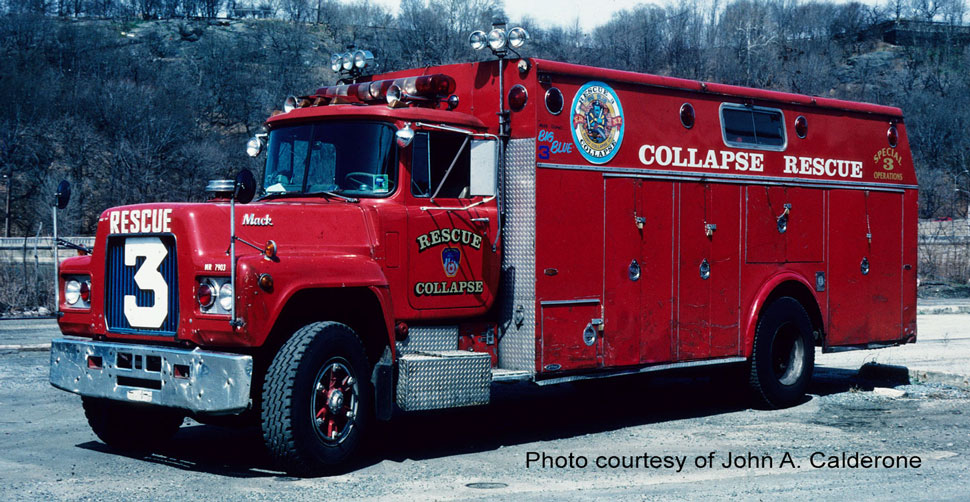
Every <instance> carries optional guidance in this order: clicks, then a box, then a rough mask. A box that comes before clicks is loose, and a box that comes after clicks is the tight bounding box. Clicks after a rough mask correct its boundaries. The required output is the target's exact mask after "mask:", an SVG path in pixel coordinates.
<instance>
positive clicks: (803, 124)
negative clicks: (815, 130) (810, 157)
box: [795, 115, 808, 139]
mask: <svg viewBox="0 0 970 502" xmlns="http://www.w3.org/2000/svg"><path fill="white" fill-rule="evenodd" d="M795 134H797V135H798V137H799V138H802V139H805V136H808V120H806V119H805V117H803V116H801V115H799V116H798V118H796V119H795Z"/></svg>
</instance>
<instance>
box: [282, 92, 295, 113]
mask: <svg viewBox="0 0 970 502" xmlns="http://www.w3.org/2000/svg"><path fill="white" fill-rule="evenodd" d="M297 106H298V101H297V99H296V96H287V97H286V100H285V101H283V113H290V112H291V111H293V110H295V109H296V108H297Z"/></svg>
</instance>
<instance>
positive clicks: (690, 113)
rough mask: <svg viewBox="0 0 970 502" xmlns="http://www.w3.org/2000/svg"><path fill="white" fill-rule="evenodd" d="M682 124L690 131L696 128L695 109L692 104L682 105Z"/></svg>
mask: <svg viewBox="0 0 970 502" xmlns="http://www.w3.org/2000/svg"><path fill="white" fill-rule="evenodd" d="M680 123H681V124H683V125H684V127H686V128H688V129H690V128H692V127H694V107H693V106H691V104H690V103H684V104H682V105H680Z"/></svg>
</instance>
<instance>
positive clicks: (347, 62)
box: [340, 52, 354, 71]
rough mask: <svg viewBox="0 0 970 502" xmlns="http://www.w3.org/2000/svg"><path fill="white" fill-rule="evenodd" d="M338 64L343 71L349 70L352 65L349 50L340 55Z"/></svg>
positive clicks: (352, 58) (351, 56) (352, 59)
mask: <svg viewBox="0 0 970 502" xmlns="http://www.w3.org/2000/svg"><path fill="white" fill-rule="evenodd" d="M340 64H341V66H342V67H343V69H344V71H350V69H351V68H353V67H354V55H353V54H351V53H349V52H345V53H344V54H343V56H340Z"/></svg>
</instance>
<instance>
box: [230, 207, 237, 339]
mask: <svg viewBox="0 0 970 502" xmlns="http://www.w3.org/2000/svg"><path fill="white" fill-rule="evenodd" d="M229 232H230V233H231V234H232V235H231V236H230V237H229V286H230V287H231V288H232V307H231V308H230V310H229V325H230V326H232V327H233V328H235V327H236V193H235V190H234V191H233V194H232V198H231V199H229Z"/></svg>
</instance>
